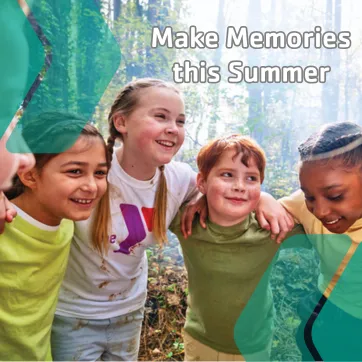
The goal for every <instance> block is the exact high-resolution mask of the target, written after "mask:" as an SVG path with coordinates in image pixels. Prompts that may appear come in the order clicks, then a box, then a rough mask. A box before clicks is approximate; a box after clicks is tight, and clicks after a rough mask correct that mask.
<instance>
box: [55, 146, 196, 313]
mask: <svg viewBox="0 0 362 362" xmlns="http://www.w3.org/2000/svg"><path fill="white" fill-rule="evenodd" d="M164 173H165V176H166V180H167V189H168V194H167V212H166V225H167V227H168V226H169V225H170V223H171V221H172V220H173V218H174V217H175V216H176V214H177V211H178V209H179V208H180V206H181V204H182V203H183V202H184V201H186V200H188V199H190V197H191V196H192V195H193V194H194V193H195V192H196V173H195V172H194V171H193V170H192V169H191V167H190V166H189V165H187V164H185V163H181V162H174V161H172V162H170V163H169V164H167V165H165V170H164ZM159 176H160V171H159V170H158V169H157V171H156V174H155V176H154V177H153V178H152V179H151V180H148V181H139V180H136V179H134V178H133V177H131V176H129V175H128V174H126V173H125V172H124V171H123V169H122V168H121V166H120V165H119V163H118V160H117V157H116V154H115V153H114V155H113V160H112V167H111V169H110V172H109V175H108V181H109V188H110V189H109V191H110V203H111V219H112V229H111V235H110V237H109V240H110V243H111V244H112V245H110V248H109V250H108V253H106V254H105V255H104V257H102V256H101V255H100V253H99V252H97V251H95V250H94V249H93V247H92V242H91V231H92V220H93V218H94V214H93V215H92V217H91V218H90V219H88V220H86V221H81V222H76V223H75V234H74V239H73V242H72V246H71V251H70V256H69V263H68V268H67V272H66V275H65V278H64V281H63V285H62V288H61V291H60V295H59V303H58V306H57V311H56V314H58V315H62V316H67V317H76V318H85V319H105V318H112V317H116V316H119V315H124V314H127V313H130V312H132V311H135V310H137V309H139V308H141V307H142V306H144V304H145V301H146V296H147V275H148V265H147V257H146V248H147V247H148V246H150V245H151V244H152V243H153V242H154V239H153V234H152V225H151V217H152V210H153V205H154V199H155V194H156V190H157V184H158V180H159Z"/></svg>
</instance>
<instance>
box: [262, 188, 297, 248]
mask: <svg viewBox="0 0 362 362" xmlns="http://www.w3.org/2000/svg"><path fill="white" fill-rule="evenodd" d="M255 213H256V218H257V220H258V222H259V225H260V226H261V227H262V228H263V229H266V230H270V231H271V237H272V239H275V236H276V235H278V237H277V240H276V241H277V243H280V242H281V241H282V240H283V239H284V238H285V236H286V234H287V233H288V232H290V231H291V230H292V229H293V227H294V219H293V217H292V216H291V215H290V214H289V213H288V212H287V211H286V210H285V209H284V207H283V206H281V204H280V203H279V202H278V201H277V200H275V199H274V197H273V196H271V195H269V194H267V193H265V192H262V193H261V195H260V201H259V203H258V206H257V208H256V210H255Z"/></svg>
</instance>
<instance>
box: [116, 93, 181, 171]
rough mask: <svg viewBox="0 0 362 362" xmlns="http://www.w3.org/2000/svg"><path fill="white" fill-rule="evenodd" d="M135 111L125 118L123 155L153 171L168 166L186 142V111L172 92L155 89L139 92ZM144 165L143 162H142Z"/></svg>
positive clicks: (121, 129)
mask: <svg viewBox="0 0 362 362" xmlns="http://www.w3.org/2000/svg"><path fill="white" fill-rule="evenodd" d="M138 96H139V100H138V105H137V107H136V109H135V110H134V111H133V112H132V113H131V114H130V115H128V116H123V119H124V127H121V128H119V127H118V126H117V125H116V124H115V126H116V128H117V129H118V130H119V131H120V132H121V133H122V134H123V143H124V151H123V152H124V156H125V157H127V158H128V159H132V160H134V163H137V166H138V167H142V163H143V164H144V165H147V167H148V168H152V169H153V170H154V169H156V168H157V167H159V166H161V165H165V164H167V163H169V162H170V161H171V160H172V158H173V156H174V155H175V154H176V153H177V151H178V150H179V149H180V147H181V145H182V144H183V142H184V139H185V129H184V124H185V108H184V103H183V101H182V99H181V97H180V96H179V95H178V94H177V93H176V92H175V91H174V90H172V89H167V88H160V87H152V88H148V89H146V90H141V91H139V94H138ZM141 162H142V163H141Z"/></svg>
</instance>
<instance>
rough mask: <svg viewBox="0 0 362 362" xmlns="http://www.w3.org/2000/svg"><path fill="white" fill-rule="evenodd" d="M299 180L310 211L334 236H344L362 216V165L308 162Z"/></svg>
mask: <svg viewBox="0 0 362 362" xmlns="http://www.w3.org/2000/svg"><path fill="white" fill-rule="evenodd" d="M299 179H300V185H301V189H302V190H303V192H304V194H305V202H306V205H307V208H308V210H309V211H310V212H311V213H313V214H314V215H315V216H316V217H317V218H318V219H319V220H320V221H321V222H322V224H323V226H324V227H325V228H327V229H328V230H329V231H330V232H332V233H337V234H341V233H344V232H346V231H347V230H348V228H349V227H350V226H352V225H353V224H354V223H355V222H356V221H357V220H358V219H360V218H361V217H362V173H361V169H360V166H356V167H346V166H344V165H343V163H342V161H341V160H338V159H335V160H331V161H328V162H321V161H314V162H304V163H303V164H302V166H301V168H300V172H299Z"/></svg>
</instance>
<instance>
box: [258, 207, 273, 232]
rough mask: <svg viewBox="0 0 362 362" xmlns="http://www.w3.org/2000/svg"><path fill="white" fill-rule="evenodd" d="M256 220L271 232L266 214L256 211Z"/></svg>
mask: <svg viewBox="0 0 362 362" xmlns="http://www.w3.org/2000/svg"><path fill="white" fill-rule="evenodd" d="M256 218H257V220H258V222H259V225H260V226H261V227H262V228H263V229H265V230H270V225H269V223H268V221H267V220H266V218H265V217H264V214H263V213H262V212H260V211H256Z"/></svg>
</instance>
